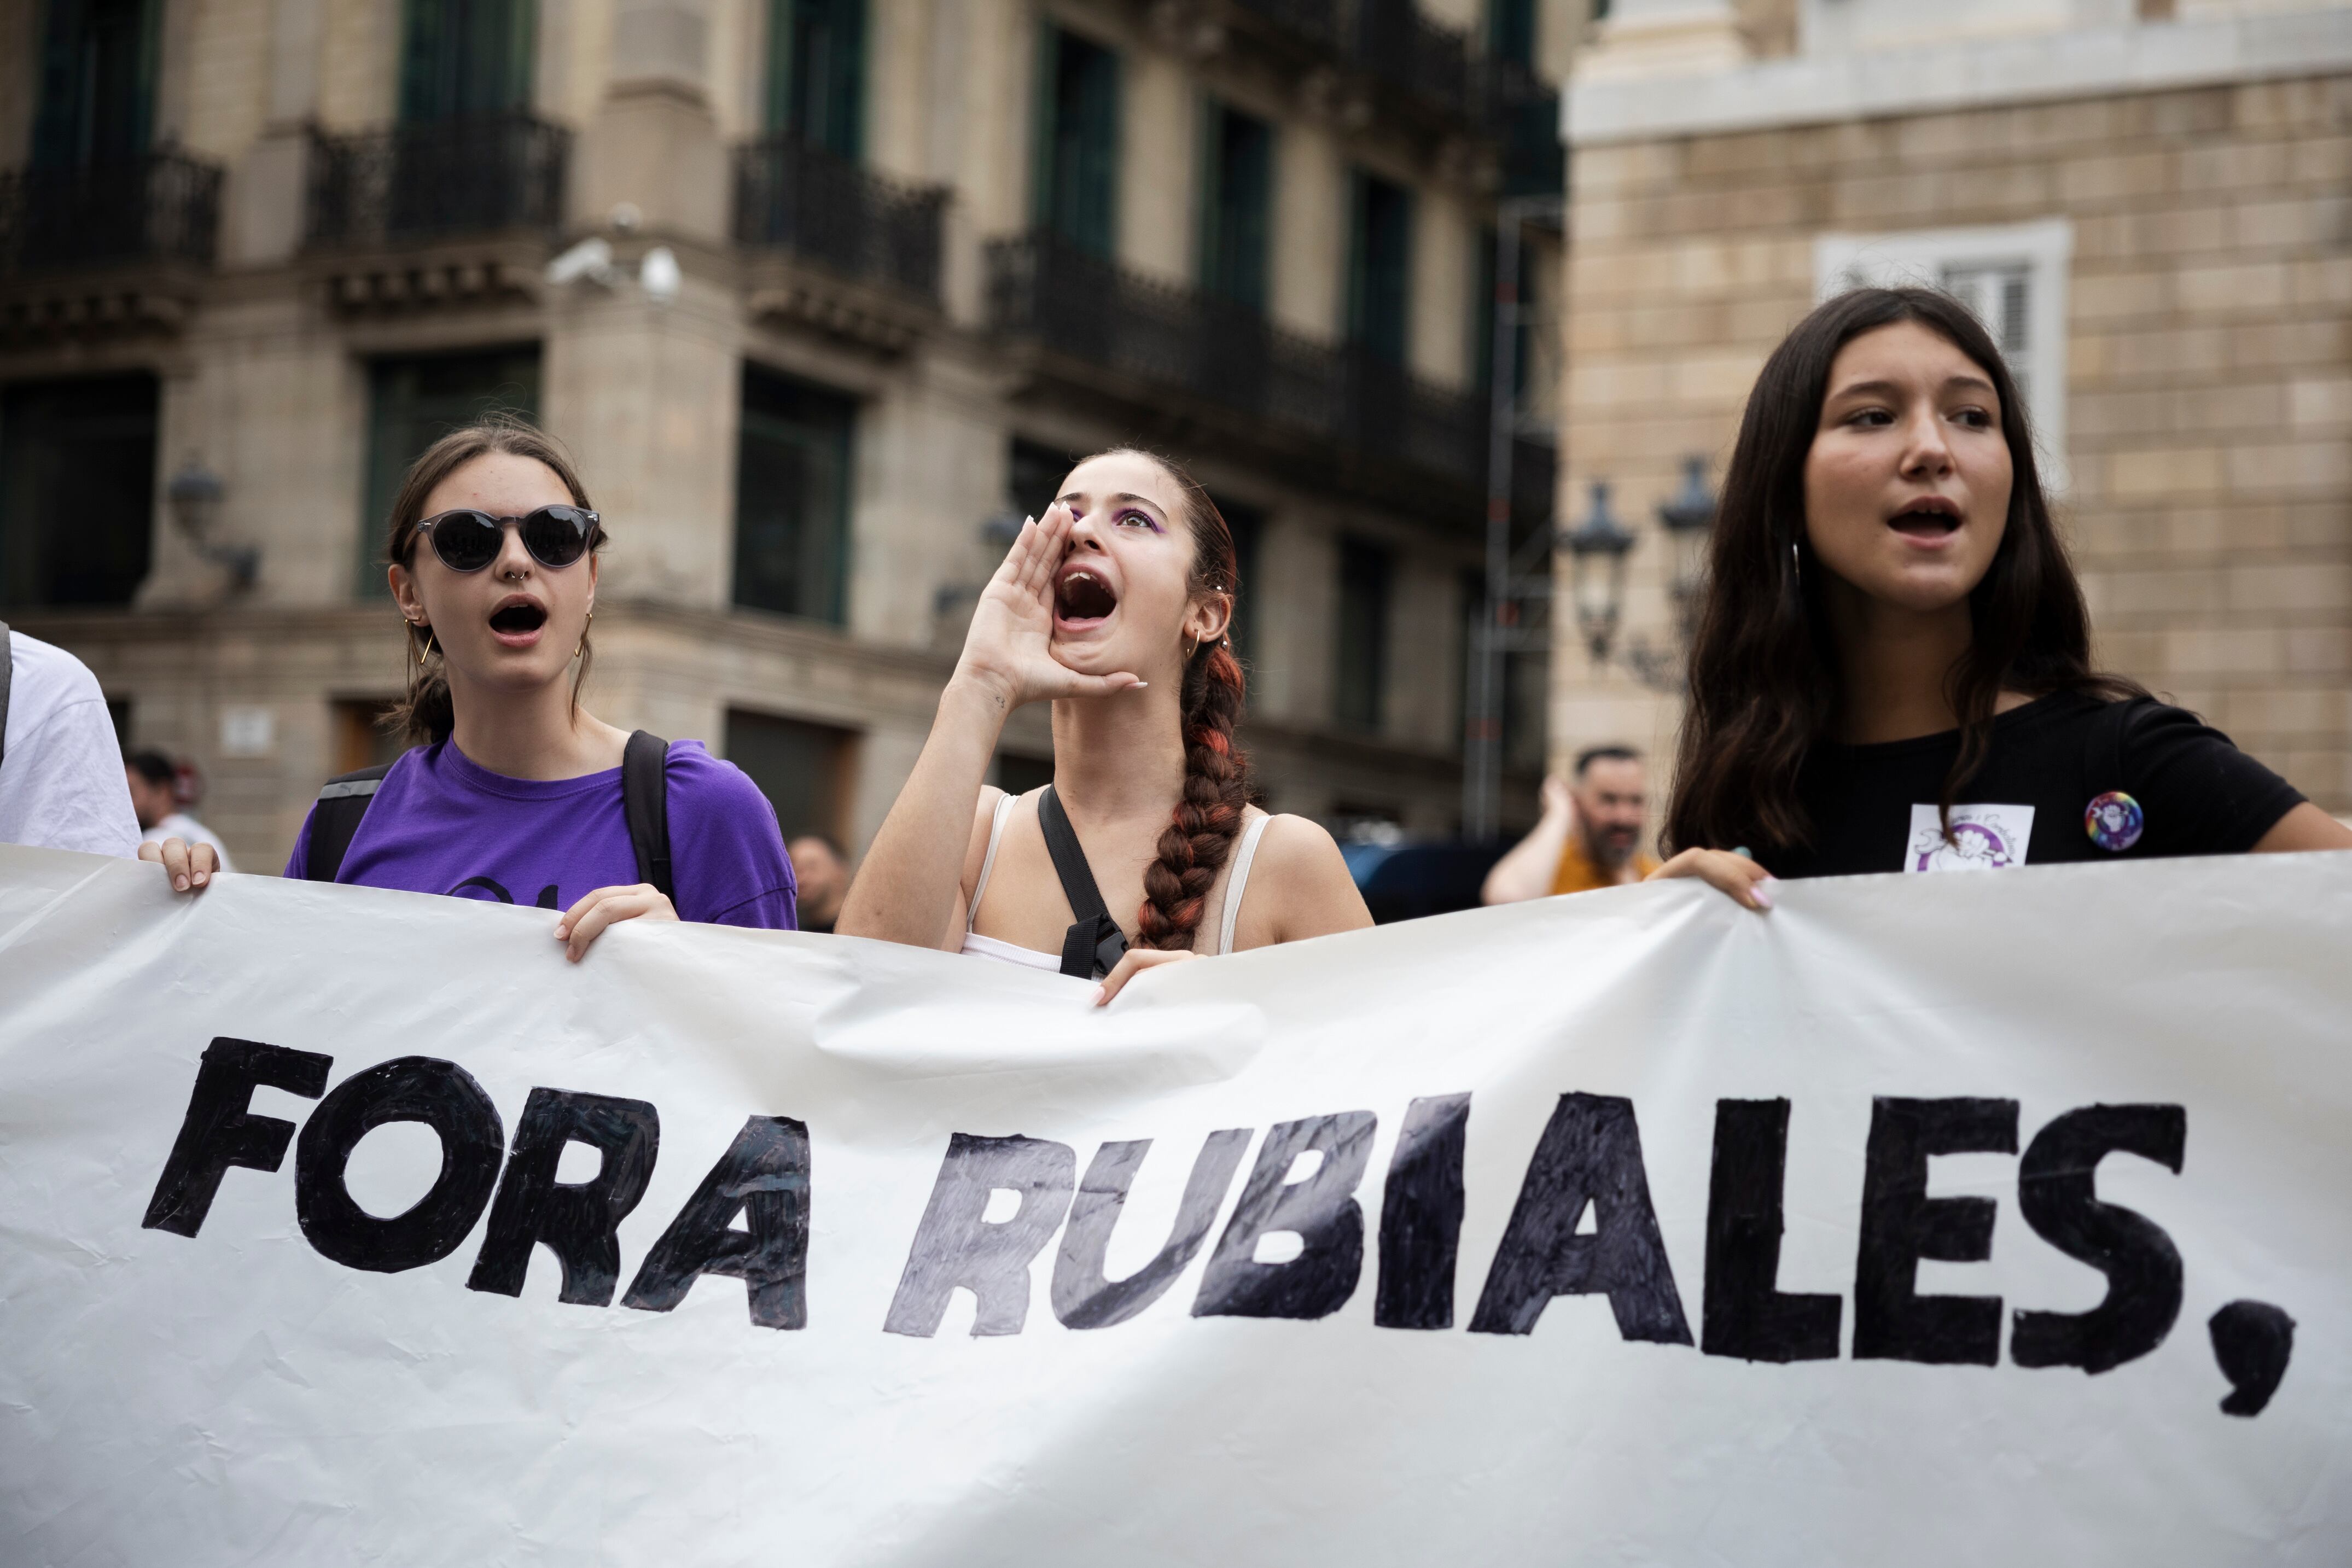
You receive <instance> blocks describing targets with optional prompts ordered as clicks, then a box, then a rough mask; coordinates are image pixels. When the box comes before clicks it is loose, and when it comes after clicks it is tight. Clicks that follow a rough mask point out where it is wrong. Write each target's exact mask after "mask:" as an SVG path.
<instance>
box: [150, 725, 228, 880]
mask: <svg viewBox="0 0 2352 1568" xmlns="http://www.w3.org/2000/svg"><path fill="white" fill-rule="evenodd" d="M122 774H123V778H124V780H125V781H126V782H128V783H129V784H130V786H131V810H133V811H136V812H137V813H138V814H139V826H140V827H141V828H142V829H143V830H144V831H142V833H141V834H140V841H141V842H142V843H150V844H160V843H162V842H163V841H164V840H165V839H178V840H179V841H182V842H183V843H189V844H210V845H211V846H212V850H213V855H214V858H215V860H216V861H217V862H219V863H218V865H217V866H216V868H215V869H217V870H220V871H235V870H236V866H235V865H234V864H232V863H231V862H230V861H229V858H228V846H227V845H226V844H224V843H222V842H221V841H220V835H219V834H218V833H215V832H214V831H212V830H211V829H210V828H207V827H205V825H204V824H203V823H202V822H199V821H196V820H195V819H194V817H191V816H190V815H188V814H187V813H186V812H185V811H183V810H180V770H179V768H176V767H174V766H173V762H172V759H171V758H168V757H166V756H164V755H163V753H162V752H160V751H134V752H132V753H131V755H130V756H128V757H125V758H123V759H122Z"/></svg>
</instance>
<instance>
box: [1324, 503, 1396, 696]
mask: <svg viewBox="0 0 2352 1568" xmlns="http://www.w3.org/2000/svg"><path fill="white" fill-rule="evenodd" d="M1394 570H1395V561H1394V558H1393V557H1391V555H1390V553H1389V552H1388V551H1387V550H1386V549H1382V548H1381V547H1380V546H1379V545H1374V544H1367V543H1365V542H1364V541H1362V540H1360V539H1342V540H1340V541H1339V660H1338V664H1337V669H1336V674H1337V676H1338V678H1337V679H1336V680H1335V681H1334V682H1333V683H1332V698H1333V702H1332V706H1333V715H1332V716H1333V717H1335V718H1337V719H1338V720H1339V722H1340V723H1341V724H1343V725H1346V726H1348V727H1349V728H1352V729H1366V730H1377V729H1379V728H1380V727H1381V722H1382V720H1383V718H1384V717H1385V716H1386V708H1387V706H1388V691H1387V686H1388V647H1389V584H1390V579H1391V576H1392V575H1393V574H1394Z"/></svg>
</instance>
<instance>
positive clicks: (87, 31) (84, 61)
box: [33, 0, 163, 169]
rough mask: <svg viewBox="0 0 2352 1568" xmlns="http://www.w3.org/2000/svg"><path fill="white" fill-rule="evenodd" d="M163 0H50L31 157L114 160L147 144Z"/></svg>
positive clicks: (41, 160) (43, 164) (73, 162)
mask: <svg viewBox="0 0 2352 1568" xmlns="http://www.w3.org/2000/svg"><path fill="white" fill-rule="evenodd" d="M161 21H162V0H49V6H48V15H47V20H46V22H45V24H44V26H43V27H42V32H41V57H40V63H39V92H40V101H39V105H38V107H37V109H36V110H35V111H34V118H33V162H34V164H35V165H36V166H37V167H39V168H44V169H62V168H72V167H76V166H79V165H81V164H86V163H112V162H123V161H125V160H128V159H132V158H136V157H138V156H139V155H140V154H141V153H142V152H146V151H147V143H148V140H149V137H150V135H151V131H152V119H153V115H154V105H155V62H156V52H157V49H158V48H159V47H160V45H161V38H162V32H163V28H162V26H161Z"/></svg>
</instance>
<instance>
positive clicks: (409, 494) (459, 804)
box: [145, 419, 793, 962]
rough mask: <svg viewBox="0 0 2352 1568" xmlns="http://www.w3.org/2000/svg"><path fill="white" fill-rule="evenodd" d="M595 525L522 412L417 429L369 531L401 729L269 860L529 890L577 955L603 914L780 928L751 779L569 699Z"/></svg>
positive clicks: (775, 880) (787, 915)
mask: <svg viewBox="0 0 2352 1568" xmlns="http://www.w3.org/2000/svg"><path fill="white" fill-rule="evenodd" d="M604 538H605V536H604V520H603V518H602V517H599V516H598V514H597V513H596V512H595V510H594V509H593V507H591V506H590V504H589V500H588V493H587V491H586V489H585V488H583V486H582V485H581V482H580V476H579V475H578V474H577V473H575V472H574V471H573V469H572V463H571V460H570V459H569V458H568V457H567V456H566V455H564V453H563V450H562V448H561V447H560V446H558V445H557V444H555V443H554V442H553V441H552V440H551V439H550V438H549V437H547V436H546V435H544V434H541V433H540V432H539V431H537V430H535V429H533V428H532V427H531V426H530V425H528V424H524V423H520V421H515V420H509V419H493V420H488V421H484V422H483V423H478V424H475V425H471V426H469V427H467V428H466V429H463V430H457V431H454V432H452V433H451V434H447V435H445V436H443V437H442V438H441V439H440V440H438V441H436V442H435V443H434V444H432V445H431V446H429V447H427V448H425V453H424V455H422V456H420V457H418V458H417V460H416V461H415V463H414V464H413V465H410V467H409V470H408V473H407V476H405V477H404V479H403V480H402V481H401V486H400V492H399V495H398V497H396V498H395V499H394V502H393V507H392V517H391V529H390V536H389V538H388V539H387V554H388V556H389V568H388V573H389V578H390V581H391V585H392V595H393V599H394V602H395V603H396V604H397V605H398V606H399V609H400V613H401V616H402V618H403V620H404V622H406V628H405V629H406V635H407V639H408V654H409V660H408V669H409V684H408V695H407V696H406V697H405V699H404V700H403V702H402V703H401V704H400V706H399V707H398V708H397V709H396V710H395V712H394V716H393V720H394V724H395V725H396V726H397V727H399V728H400V730H401V731H402V732H403V733H404V735H405V737H407V738H408V739H409V740H411V741H412V742H414V743H415V744H414V747H413V748H412V749H410V750H409V751H407V752H405V753H404V754H403V755H402V756H401V758H399V760H397V761H396V762H394V763H393V764H392V765H391V767H390V768H388V769H369V770H367V771H366V772H365V773H362V774H357V775H352V776H349V777H347V778H345V779H338V780H334V781H332V782H331V783H330V784H329V786H328V787H327V789H325V790H324V791H322V792H321V793H320V799H319V803H318V805H316V806H314V807H313V808H312V809H311V812H310V819H309V820H308V821H305V822H304V823H303V825H302V832H301V835H300V837H299V838H298V839H297V840H296V841H295V843H294V852H293V854H292V856H291V857H290V858H289V860H288V861H287V862H286V874H287V875H288V876H289V877H304V878H308V879H310V880H311V881H316V882H341V883H359V884H362V885H364V886H368V887H387V888H398V889H402V890H404V891H407V892H412V893H438V894H453V895H455V896H457V897H459V898H472V899H478V900H485V901H490V902H496V903H501V904H526V905H537V906H538V907H540V908H542V909H547V910H550V911H551V912H558V913H557V914H556V918H555V927H554V930H555V936H556V939H557V940H558V941H561V942H562V943H563V944H564V946H565V948H566V950H567V953H568V956H570V957H571V958H572V959H573V960H574V961H575V962H576V961H577V960H578V959H579V958H580V957H581V956H582V955H583V954H584V953H585V952H586V951H587V949H588V946H589V944H590V943H592V942H593V941H594V940H595V939H596V937H597V936H598V935H599V934H601V933H602V932H603V931H604V930H605V929H606V928H607V927H608V926H610V925H613V924H614V922H616V921H621V920H635V919H654V920H677V919H681V918H683V919H687V920H698V921H707V922H712V923H715V924H719V925H751V926H769V927H781V928H783V929H787V930H789V929H790V928H791V927H792V925H793V878H792V868H791V865H790V863H789V862H787V861H786V860H785V858H784V846H783V839H782V834H781V832H780V831H778V829H777V826H776V814H775V811H774V810H773V809H772V807H770V805H769V804H768V801H767V800H766V798H765V797H764V796H762V795H761V793H760V792H759V790H758V789H757V788H756V787H754V786H753V784H752V783H751V780H750V779H747V778H745V777H744V776H743V774H742V773H741V772H740V770H738V769H737V768H734V767H732V766H731V765H730V764H728V763H725V762H721V761H719V759H718V758H714V757H712V756H711V755H710V754H709V752H707V751H706V750H704V749H703V747H702V745H701V743H700V742H698V741H692V740H679V741H671V742H668V743H667V744H665V743H663V742H661V741H659V740H657V739H656V738H655V737H652V736H649V735H645V734H644V733H643V732H642V731H640V732H639V733H638V734H637V735H635V736H632V735H631V734H630V733H629V732H628V731H626V730H623V729H618V728H615V727H614V726H612V725H609V724H606V723H605V722H604V720H602V719H600V718H598V717H597V716H595V715H593V714H592V713H590V712H589V711H588V710H587V709H585V708H584V707H583V706H581V704H580V688H581V685H582V684H583V682H585V681H586V679H587V677H588V669H589V664H590V661H591V660H592V659H593V657H594V649H593V647H592V646H591V643H590V638H589V627H590V625H591V624H592V623H593V621H594V620H595V617H596V577H597V570H596V556H597V551H598V550H599V549H602V548H603V547H604ZM147 847H148V848H149V849H156V848H157V846H152V845H150V846H147ZM210 853H211V852H210V851H208V850H204V849H202V848H201V847H199V849H198V850H197V851H196V852H194V855H193V856H192V855H191V853H190V852H189V851H188V850H187V849H186V847H185V846H184V845H182V844H180V843H179V841H177V840H173V841H171V842H170V843H169V844H167V845H164V846H162V848H161V849H160V850H159V851H158V853H157V854H155V855H151V856H147V857H145V858H160V859H163V861H164V862H165V864H166V865H167V866H169V867H170V868H171V870H172V874H173V883H174V885H175V886H182V887H185V886H187V885H189V884H190V883H194V885H196V886H202V885H203V884H204V883H205V880H206V875H205V873H209V872H210V871H211V870H212V865H211V863H210V859H209V857H210Z"/></svg>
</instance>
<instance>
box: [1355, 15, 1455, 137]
mask: <svg viewBox="0 0 2352 1568" xmlns="http://www.w3.org/2000/svg"><path fill="white" fill-rule="evenodd" d="M1355 4H1356V17H1355V27H1354V29H1353V33H1352V37H1351V38H1350V40H1349V41H1350V43H1351V44H1352V46H1353V49H1352V52H1353V54H1354V56H1355V59H1356V63H1357V64H1358V65H1359V66H1361V67H1362V68H1364V69H1365V70H1366V71H1368V72H1369V73H1370V74H1371V75H1373V76H1376V77H1379V78H1381V79H1383V80H1385V81H1388V82H1390V83H1391V84H1392V85H1394V86H1396V87H1400V88H1402V89H1404V90H1405V91H1406V92H1408V93H1410V94H1412V96H1413V97H1415V98H1418V99H1423V101H1425V102H1426V103H1428V104H1429V105H1430V106H1431V107H1432V108H1433V109H1437V110H1443V111H1444V112H1445V113H1447V114H1450V115H1454V116H1457V117H1460V118H1463V119H1468V118H1470V117H1471V110H1472V102H1471V89H1470V45H1469V40H1468V39H1467V38H1465V37H1464V36H1463V35H1462V34H1460V33H1457V32H1455V31H1454V29H1453V28H1451V27H1444V26H1439V25H1438V24H1436V23H1435V22H1433V21H1431V20H1430V19H1429V18H1428V17H1426V16H1423V15H1422V14H1421V7H1420V6H1419V5H1416V4H1415V3H1414V0H1355Z"/></svg>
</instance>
